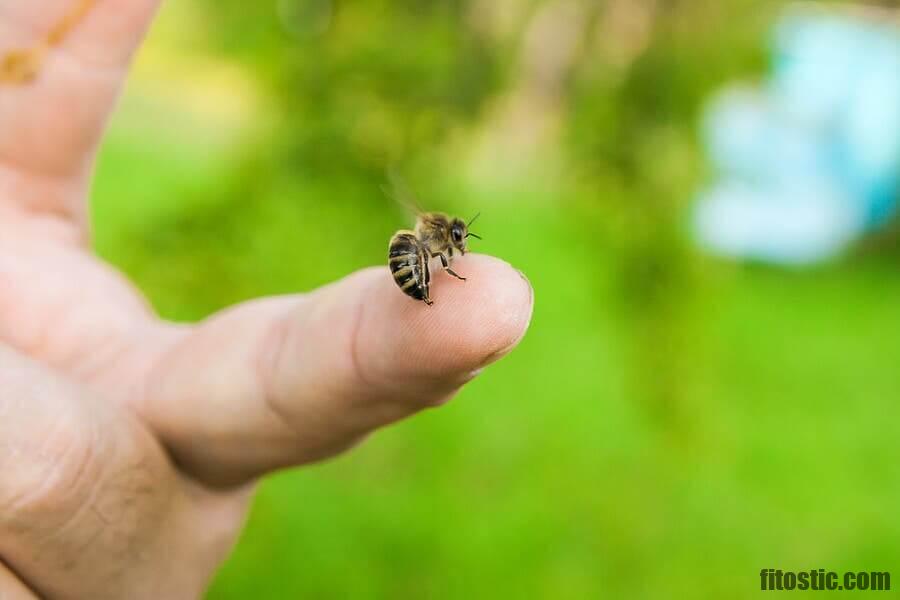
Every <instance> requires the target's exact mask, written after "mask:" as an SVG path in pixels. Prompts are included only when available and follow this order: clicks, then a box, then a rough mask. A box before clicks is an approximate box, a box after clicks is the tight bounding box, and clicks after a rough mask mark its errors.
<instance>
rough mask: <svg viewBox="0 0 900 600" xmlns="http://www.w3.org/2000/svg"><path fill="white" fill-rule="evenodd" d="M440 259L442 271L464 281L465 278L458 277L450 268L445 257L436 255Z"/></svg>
mask: <svg viewBox="0 0 900 600" xmlns="http://www.w3.org/2000/svg"><path fill="white" fill-rule="evenodd" d="M438 256H440V257H441V265H442V266H443V267H444V270H445V271H447V272H448V273H450V274H451V275H453V276H454V277H456V278H457V279H459V280H460V281H465V280H466V278H465V277H460V276H459V274H457V273H456V271H454V270H453V269H451V268H450V261H449V260H447V257H446V256H444V255H443V254H438Z"/></svg>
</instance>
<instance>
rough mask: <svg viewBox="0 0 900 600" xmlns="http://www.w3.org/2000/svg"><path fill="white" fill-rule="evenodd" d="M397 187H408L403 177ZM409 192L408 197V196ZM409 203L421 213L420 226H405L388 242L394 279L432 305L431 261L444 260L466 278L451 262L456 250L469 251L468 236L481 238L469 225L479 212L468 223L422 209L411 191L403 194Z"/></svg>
mask: <svg viewBox="0 0 900 600" xmlns="http://www.w3.org/2000/svg"><path fill="white" fill-rule="evenodd" d="M394 188H395V190H399V191H404V189H403V187H402V185H401V184H400V182H399V181H397V180H395V181H394ZM404 196H405V197H404ZM398 197H400V198H403V199H404V200H405V201H406V202H404V203H405V204H407V205H408V206H410V207H411V208H413V209H414V210H415V212H416V213H417V218H416V227H415V229H414V230H412V231H410V230H408V229H401V230H400V231H398V232H397V233H395V234H394V236H393V237H392V238H391V241H390V244H388V267H390V269H391V275H393V277H394V282H395V283H396V284H397V286H398V287H399V288H400V291H402V292H403V293H404V294H406V295H407V296H409V297H411V298H413V299H414V300H421V301H422V302H424V303H425V304H427V305H428V306H431V305H432V304H434V301H432V299H431V294H430V286H431V269H430V267H429V262H430V261H431V259H433V258H438V259H440V261H441V267H442V268H443V269H444V271H446V272H447V273H448V274H449V275H452V276H453V277H456V278H457V279H459V280H460V281H465V280H466V278H465V277H463V276H461V275H460V274H459V273H457V272H456V271H454V270H453V269H452V268H451V267H450V264H451V263H452V262H453V258H454V257H455V255H456V254H459V255H460V256H462V255H464V254H465V253H466V250H467V247H466V240H467V239H468V238H470V237H474V238H476V239H479V240H480V239H481V237H480V236H479V235H477V234H474V233H472V232H471V231H469V227H470V226H471V225H472V223H474V222H475V220H476V219H477V218H478V217H479V215H475V216H474V217H473V218H472V219H471V220H470V221H469V222H468V223H466V222H465V221H463V220H462V219H459V218H456V217H450V216H447V215H445V214H444V213H439V212H424V211H422V210H421V209H419V207H418V204H417V203H415V202H414V200H413V197H412V196H411V195H409V194H404V195H403V196H401V195H399V194H398Z"/></svg>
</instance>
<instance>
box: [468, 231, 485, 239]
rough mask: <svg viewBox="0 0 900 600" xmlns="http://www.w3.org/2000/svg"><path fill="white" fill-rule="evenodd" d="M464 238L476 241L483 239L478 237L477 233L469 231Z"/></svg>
mask: <svg viewBox="0 0 900 600" xmlns="http://www.w3.org/2000/svg"><path fill="white" fill-rule="evenodd" d="M466 237H473V238H475V239H476V240H481V239H484V238H482V237H481V236H480V235H478V234H477V233H472V232H471V231H470V232H469V233H467V234H466Z"/></svg>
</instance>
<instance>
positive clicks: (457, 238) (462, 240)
mask: <svg viewBox="0 0 900 600" xmlns="http://www.w3.org/2000/svg"><path fill="white" fill-rule="evenodd" d="M477 218H478V215H475V217H474V218H473V219H472V220H471V221H469V222H468V223H466V222H465V221H463V220H462V219H453V221H451V222H450V242H451V243H452V244H453V247H454V248H456V249H457V250H459V253H460V254H465V253H466V239H467V238H468V237H470V236H471V237H473V238H477V239H479V240H480V239H481V238H480V237H479V236H478V235H476V234H474V233H472V232H471V231H469V225H471V224H472V223H474V222H475V219H477Z"/></svg>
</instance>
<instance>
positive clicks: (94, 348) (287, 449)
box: [0, 0, 532, 600]
mask: <svg viewBox="0 0 900 600" xmlns="http://www.w3.org/2000/svg"><path fill="white" fill-rule="evenodd" d="M73 3H75V0H41V1H40V2H24V1H22V0H0V58H2V56H3V55H4V53H6V52H7V51H9V50H11V49H14V48H27V47H30V46H32V45H34V44H35V43H37V42H38V41H39V40H41V39H42V36H45V35H46V34H47V32H48V31H50V30H51V29H52V28H53V26H54V24H55V23H56V22H57V21H58V19H59V18H60V17H61V16H62V15H64V14H66V13H67V12H68V11H71V9H72V5H73ZM156 4H157V0H96V3H95V5H94V6H93V7H92V8H91V10H90V11H89V12H88V13H87V14H86V15H85V17H84V19H83V20H82V21H81V22H80V23H79V24H78V25H77V26H76V27H74V28H73V29H72V30H71V31H70V32H68V34H67V35H66V36H65V39H63V40H62V41H60V43H58V44H57V45H55V46H54V47H52V48H49V49H47V50H46V52H45V54H44V57H43V60H42V61H41V63H40V65H39V69H38V70H37V73H36V75H35V77H34V78H33V79H31V80H30V81H28V82H27V83H22V82H19V83H14V82H10V81H5V82H2V81H0V598H2V600H18V599H26V598H35V597H46V598H86V599H92V600H95V599H103V598H126V597H127V598H130V599H142V598H154V599H156V598H170V599H180V598H196V597H198V596H199V595H201V594H202V592H203V590H204V589H205V587H206V585H207V584H208V581H209V578H210V577H211V575H212V574H213V573H214V571H215V569H216V567H217V566H218V565H219V563H220V562H221V561H222V560H223V559H224V557H225V556H226V554H227V553H228V551H229V550H230V548H231V546H232V544H233V543H234V540H235V538H236V536H237V534H238V532H239V531H240V529H241V526H242V523H243V519H244V516H245V513H246V511H247V508H248V504H249V502H250V500H251V497H252V491H253V487H254V485H255V482H256V481H257V480H258V479H259V478H260V477H262V476H264V475H265V474H266V473H269V472H271V471H273V470H275V469H280V468H285V467H293V466H298V465H303V464H307V463H310V462H313V461H318V460H322V459H324V458H327V457H330V456H333V455H334V454H337V453H339V452H342V451H344V450H345V449H347V448H349V447H351V446H353V445H354V444H355V443H357V442H358V441H360V440H361V439H362V438H364V437H365V436H366V435H367V434H369V433H370V432H372V431H374V430H375V429H377V428H379V427H382V426H384V425H387V424H389V423H392V422H394V421H397V420H398V419H402V418H404V417H407V416H409V415H411V414H413V413H415V412H417V411H419V410H421V409H423V408H426V407H430V406H436V405H439V404H441V403H443V402H445V401H446V400H447V399H449V398H450V397H451V396H453V395H454V394H455V393H456V392H457V390H458V389H459V388H460V387H461V386H462V385H464V384H465V383H467V382H468V381H470V380H471V379H472V378H473V377H474V376H475V375H476V374H477V372H478V371H480V369H482V368H483V367H484V366H485V365H487V364H489V363H491V362H493V361H494V360H496V359H498V358H500V357H501V356H503V355H504V354H506V353H507V352H509V351H510V350H511V349H512V348H513V347H514V346H515V345H516V344H517V343H518V341H519V340H520V339H521V338H522V336H523V335H524V332H525V330H526V328H527V326H528V323H529V320H530V317H531V308H532V292H531V288H530V286H529V285H528V283H527V282H526V281H525V279H524V278H523V277H522V276H521V275H520V274H519V273H518V272H517V271H516V270H514V269H512V268H511V267H510V266H509V265H508V264H506V263H504V262H502V261H500V260H497V259H494V258H490V257H487V256H478V255H474V256H466V257H465V258H462V259H459V260H458V262H457V263H456V264H455V265H454V267H457V268H458V269H459V271H460V272H462V273H464V274H465V276H466V277H467V278H468V281H466V282H465V283H463V282H460V281H457V280H454V279H452V278H450V277H449V276H447V275H441V276H439V277H435V280H434V282H433V296H434V298H435V299H436V301H437V302H436V304H435V306H434V307H432V308H431V309H428V307H426V306H424V305H423V304H422V303H421V302H415V301H413V300H411V299H410V298H408V297H406V296H405V295H404V294H402V293H400V292H399V290H398V289H397V288H396V285H395V284H394V282H393V281H392V279H391V276H390V274H389V273H388V270H387V268H386V267H373V268H369V269H364V270H362V271H359V272H357V273H354V274H351V275H349V276H348V277H345V278H343V279H341V280H339V281H337V282H335V283H333V284H331V285H329V286H326V287H324V288H321V289H319V290H316V291H313V292H311V293H308V294H303V295H296V296H284V297H278V298H267V299H260V300H257V301H253V302H249V303H246V304H242V305H239V306H235V307H233V308H231V309H228V310H226V311H223V312H222V313H220V314H216V315H213V316H212V317H210V318H209V319H208V320H206V321H204V322H202V323H199V324H194V325H184V324H174V323H170V322H166V321H163V320H160V319H159V318H158V317H157V316H156V315H154V313H153V310H152V308H151V307H150V306H148V304H147V303H146V301H145V300H144V299H143V298H142V297H141V295H140V294H139V292H138V291H136V290H135V288H134V287H132V286H131V285H130V284H129V283H128V281H127V280H126V279H125V278H124V277H123V276H122V275H121V274H119V273H117V272H116V271H115V270H114V269H112V268H110V267H109V266H108V265H106V264H104V263H103V262H102V261H100V260H98V259H97V258H96V257H95V256H94V255H93V254H92V253H91V251H90V232H89V231H88V228H87V217H86V215H87V210H88V204H87V203H88V186H89V183H90V176H91V170H92V164H93V159H94V155H95V153H96V150H97V146H98V144H99V142H100V139H101V136H102V133H103V129H104V126H105V123H106V121H107V118H108V116H109V113H110V111H111V110H112V108H113V106H114V104H115V101H116V97H117V95H118V93H119V90H120V88H121V85H122V82H123V80H124V78H125V76H126V73H127V69H128V64H129V61H130V59H131V57H132V54H133V52H134V51H135V49H136V47H137V46H138V44H139V43H140V40H141V38H142V37H143V35H144V32H145V30H146V28H147V26H148V25H149V23H150V21H151V19H152V16H153V14H154V12H155V9H156ZM0 80H2V77H0ZM122 201H123V202H125V201H128V199H124V198H123V199H122ZM275 259H276V257H273V260H275ZM297 510H304V507H303V506H298V507H297ZM335 586H336V590H339V586H340V581H339V578H337V574H336V581H335Z"/></svg>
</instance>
